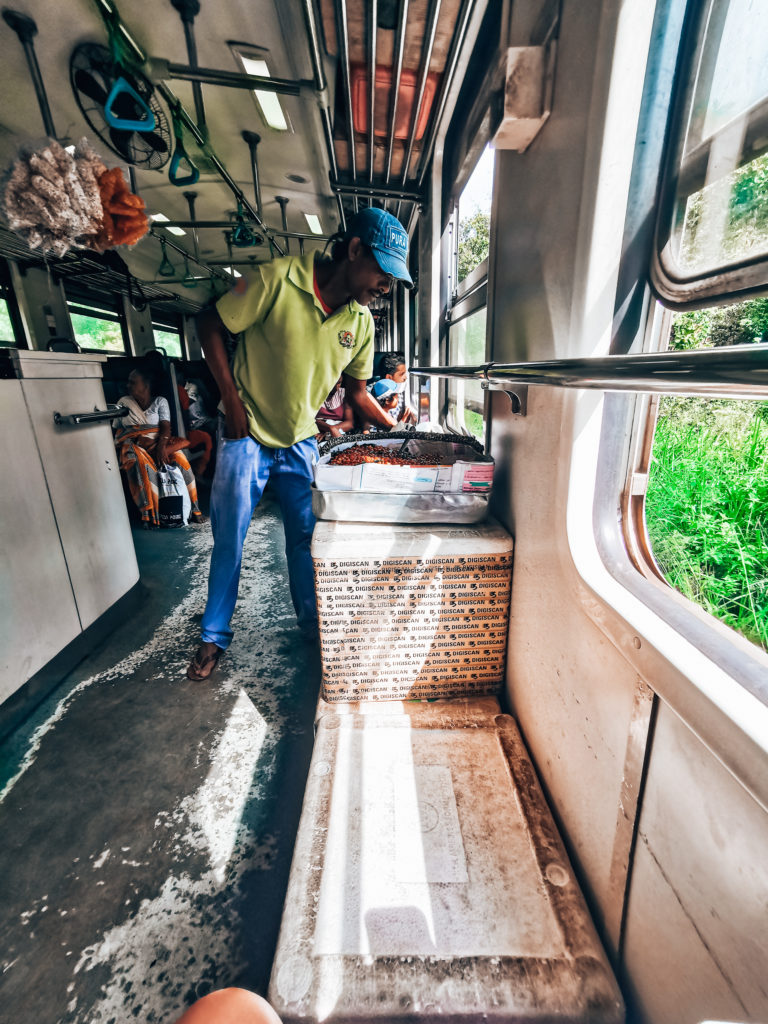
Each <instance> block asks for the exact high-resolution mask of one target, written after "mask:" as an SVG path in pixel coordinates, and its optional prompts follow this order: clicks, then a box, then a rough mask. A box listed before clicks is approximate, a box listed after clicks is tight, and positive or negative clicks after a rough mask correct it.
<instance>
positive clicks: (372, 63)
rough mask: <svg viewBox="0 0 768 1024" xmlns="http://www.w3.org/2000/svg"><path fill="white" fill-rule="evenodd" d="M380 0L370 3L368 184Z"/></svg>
mask: <svg viewBox="0 0 768 1024" xmlns="http://www.w3.org/2000/svg"><path fill="white" fill-rule="evenodd" d="M378 17H379V5H378V0H370V3H369V4H368V184H369V185H372V184H373V156H374V149H373V134H374V133H373V127H374V117H375V114H376V22H377V20H378Z"/></svg>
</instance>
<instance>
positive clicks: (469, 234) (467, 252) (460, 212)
mask: <svg viewBox="0 0 768 1024" xmlns="http://www.w3.org/2000/svg"><path fill="white" fill-rule="evenodd" d="M492 191H493V150H492V149H491V147H490V146H486V147H485V150H484V151H483V155H482V156H481V157H480V159H479V161H478V162H477V166H476V167H475V169H474V171H473V172H472V174H471V175H470V178H469V181H468V182H467V184H466V185H465V186H464V190H463V191H462V193H461V195H460V197H459V202H458V205H457V220H458V225H459V235H458V246H457V253H456V258H457V273H456V281H457V293H458V292H459V288H458V285H460V284H461V282H462V281H464V280H466V278H467V277H469V275H470V274H471V273H472V271H473V270H474V269H475V268H476V267H479V266H480V265H481V264H482V263H484V262H485V261H486V260H487V259H488V249H489V245H490V238H491V193H492Z"/></svg>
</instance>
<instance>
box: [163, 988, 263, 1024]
mask: <svg viewBox="0 0 768 1024" xmlns="http://www.w3.org/2000/svg"><path fill="white" fill-rule="evenodd" d="M176 1024H281V1021H280V1018H279V1017H278V1015H277V1014H276V1013H275V1011H274V1010H273V1009H272V1007H271V1006H270V1005H269V1003H268V1002H267V1001H266V999H262V998H261V996H257V995H256V993H255V992H249V991H248V990H247V989H244V988H224V989H220V990H219V991H218V992H211V993H210V994H209V995H207V996H203V998H202V999H198V1000H197V1002H196V1003H193V1005H192V1006H190V1008H189V1009H188V1010H187V1011H186V1013H184V1014H182V1016H181V1017H179V1019H178V1020H177V1022H176Z"/></svg>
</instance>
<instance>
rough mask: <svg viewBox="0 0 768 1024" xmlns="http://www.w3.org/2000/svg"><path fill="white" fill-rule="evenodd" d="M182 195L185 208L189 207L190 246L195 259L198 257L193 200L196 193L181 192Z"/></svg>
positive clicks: (198, 249) (197, 237) (198, 245)
mask: <svg viewBox="0 0 768 1024" xmlns="http://www.w3.org/2000/svg"><path fill="white" fill-rule="evenodd" d="M182 195H183V196H184V198H185V199H186V200H187V206H188V207H189V219H190V221H191V222H192V223H191V225H190V227H191V228H192V245H193V246H194V249H195V259H198V257H199V256H200V238H199V236H198V233H197V222H196V218H195V200H196V199H197V192H182Z"/></svg>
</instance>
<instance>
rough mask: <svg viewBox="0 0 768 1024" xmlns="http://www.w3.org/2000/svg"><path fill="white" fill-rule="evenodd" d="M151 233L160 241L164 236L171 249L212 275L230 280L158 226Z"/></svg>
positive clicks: (151, 229) (150, 230)
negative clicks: (162, 233) (174, 240)
mask: <svg viewBox="0 0 768 1024" xmlns="http://www.w3.org/2000/svg"><path fill="white" fill-rule="evenodd" d="M149 234H150V235H152V237H153V238H156V239H157V240H158V241H159V240H160V239H161V238H162V239H163V240H164V241H165V244H166V246H167V247H168V248H169V249H173V250H175V251H176V252H177V253H178V254H179V255H180V256H186V257H187V259H189V260H192V262H193V263H196V264H197V265H198V267H202V268H203V270H205V271H207V272H208V273H209V274H211V276H216V277H220V278H222V279H223V280H225V281H227V280H229V278H228V277H227V276H226V275H225V274H221V273H219V271H217V270H213V268H212V267H211V265H210V264H208V263H203V261H202V260H200V259H198V258H197V257H196V256H192V255H190V253H188V252H187V250H186V249H182V248H181V246H180V245H176V243H175V242H172V241H171V240H170V238H167V237H166V236H165V235H161V234H160V232H159V231H158V229H157V228H150V229H149ZM145 283H146V282H145ZM161 283H162V282H161Z"/></svg>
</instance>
